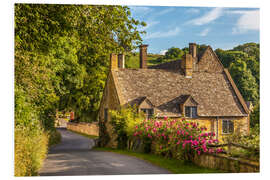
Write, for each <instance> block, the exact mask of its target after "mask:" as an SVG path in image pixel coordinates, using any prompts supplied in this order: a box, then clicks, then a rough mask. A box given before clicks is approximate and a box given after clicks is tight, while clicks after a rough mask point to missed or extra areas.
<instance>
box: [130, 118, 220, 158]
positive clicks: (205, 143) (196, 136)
mask: <svg viewBox="0 0 270 180" xmlns="http://www.w3.org/2000/svg"><path fill="white" fill-rule="evenodd" d="M133 136H135V137H137V138H143V139H149V140H152V142H153V143H154V144H155V146H156V148H155V151H156V152H157V153H161V154H165V155H170V154H172V153H173V152H172V151H173V150H174V151H175V152H176V157H178V158H181V159H184V160H191V158H192V157H193V156H194V153H197V154H198V155H200V154H202V153H206V152H207V153H220V152H223V149H222V148H213V147H210V146H209V145H212V144H217V143H218V140H217V139H215V138H214V136H215V133H214V132H207V128H206V127H200V126H199V123H198V122H188V121H186V120H185V119H184V118H182V119H169V118H167V117H165V118H164V120H155V119H150V120H144V121H142V122H141V123H140V124H138V125H137V126H136V127H135V130H134V134H133Z"/></svg>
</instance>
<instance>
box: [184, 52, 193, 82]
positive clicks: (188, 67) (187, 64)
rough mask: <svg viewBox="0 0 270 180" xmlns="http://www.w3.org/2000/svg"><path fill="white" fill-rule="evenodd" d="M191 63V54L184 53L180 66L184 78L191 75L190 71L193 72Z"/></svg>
mask: <svg viewBox="0 0 270 180" xmlns="http://www.w3.org/2000/svg"><path fill="white" fill-rule="evenodd" d="M192 65H193V58H192V55H191V54H185V55H184V57H183V59H182V61H181V68H182V69H183V71H184V74H185V76H186V78H191V77H192V72H193V68H192Z"/></svg>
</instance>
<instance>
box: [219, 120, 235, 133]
mask: <svg viewBox="0 0 270 180" xmlns="http://www.w3.org/2000/svg"><path fill="white" fill-rule="evenodd" d="M233 131H234V124H233V121H232V120H222V133H224V134H230V133H233Z"/></svg>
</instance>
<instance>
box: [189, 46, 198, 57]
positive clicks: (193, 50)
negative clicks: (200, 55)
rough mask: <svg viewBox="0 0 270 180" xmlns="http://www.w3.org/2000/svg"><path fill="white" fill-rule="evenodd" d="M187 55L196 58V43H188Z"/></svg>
mask: <svg viewBox="0 0 270 180" xmlns="http://www.w3.org/2000/svg"><path fill="white" fill-rule="evenodd" d="M189 54H191V56H192V57H193V58H196V57H197V47H196V43H189Z"/></svg>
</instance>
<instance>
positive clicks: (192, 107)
mask: <svg viewBox="0 0 270 180" xmlns="http://www.w3.org/2000/svg"><path fill="white" fill-rule="evenodd" d="M186 108H189V109H190V114H189V115H190V116H186ZM194 108H195V109H196V115H195V116H192V115H193V109H194ZM197 112H198V111H197V106H185V116H186V117H187V118H197V117H198V113H197Z"/></svg>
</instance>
